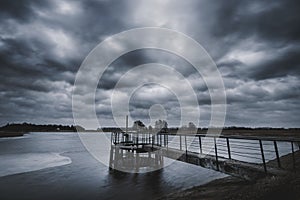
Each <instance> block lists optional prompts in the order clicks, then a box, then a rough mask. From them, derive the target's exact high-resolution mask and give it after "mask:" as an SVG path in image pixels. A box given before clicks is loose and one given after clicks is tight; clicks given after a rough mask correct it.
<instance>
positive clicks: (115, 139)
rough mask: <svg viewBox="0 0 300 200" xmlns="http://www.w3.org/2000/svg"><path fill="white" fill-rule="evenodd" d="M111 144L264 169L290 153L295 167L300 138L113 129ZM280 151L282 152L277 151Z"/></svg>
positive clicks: (278, 163)
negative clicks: (155, 148)
mask: <svg viewBox="0 0 300 200" xmlns="http://www.w3.org/2000/svg"><path fill="white" fill-rule="evenodd" d="M111 142H112V144H113V145H117V144H122V145H136V146H139V145H152V147H153V146H158V147H167V148H173V149H177V150H181V151H183V152H185V153H186V154H188V152H194V153H199V154H200V155H206V154H207V155H212V156H214V157H215V160H216V164H217V168H218V167H219V164H218V162H219V159H221V158H222V159H224V158H225V159H230V160H239V161H244V162H248V163H259V164H260V163H261V164H262V165H263V168H264V171H265V172H267V162H268V161H269V160H273V159H276V160H277V166H278V167H279V168H281V167H282V166H281V160H280V157H281V155H283V154H288V153H291V154H292V162H293V167H294V168H296V162H295V151H297V150H299V149H300V147H299V144H300V139H295V138H289V137H259V136H237V135H221V136H215V135H205V134H196V135H193V134H176V135H175V134H168V133H157V134H156V133H153V132H143V133H137V132H128V133H125V132H115V133H112V136H111ZM280 150H283V151H280Z"/></svg>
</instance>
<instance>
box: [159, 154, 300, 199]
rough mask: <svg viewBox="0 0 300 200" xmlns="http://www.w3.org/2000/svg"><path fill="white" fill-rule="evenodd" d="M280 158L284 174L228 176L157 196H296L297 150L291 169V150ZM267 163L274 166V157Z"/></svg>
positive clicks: (299, 184)
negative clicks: (245, 177)
mask: <svg viewBox="0 0 300 200" xmlns="http://www.w3.org/2000/svg"><path fill="white" fill-rule="evenodd" d="M280 159H281V163H282V168H283V169H284V170H285V172H286V173H284V175H277V176H266V177H264V178H260V179H257V180H256V181H254V182H249V181H246V180H243V179H241V178H237V177H233V176H229V177H225V178H221V179H217V180H214V181H211V182H209V183H207V184H204V185H200V186H195V187H193V188H190V189H186V190H183V191H179V192H175V193H171V194H169V195H166V196H162V197H160V198H158V199H159V200H162V199H167V200H175V199H176V200H177V199H179V200H181V199H182V200H185V199H207V200H221V199H237V200H238V199H245V200H248V199H249V200H250V199H255V200H262V199H272V200H275V199H289V200H290V199H291V200H292V199H298V198H299V196H300V151H297V152H295V161H296V168H295V169H293V165H292V154H288V155H285V156H282V157H281V158H280ZM268 165H270V166H275V165H276V160H271V161H269V162H268Z"/></svg>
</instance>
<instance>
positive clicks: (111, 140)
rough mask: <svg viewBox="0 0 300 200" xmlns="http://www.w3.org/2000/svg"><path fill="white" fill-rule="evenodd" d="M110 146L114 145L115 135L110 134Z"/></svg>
mask: <svg viewBox="0 0 300 200" xmlns="http://www.w3.org/2000/svg"><path fill="white" fill-rule="evenodd" d="M110 144H113V133H112V132H111V134H110Z"/></svg>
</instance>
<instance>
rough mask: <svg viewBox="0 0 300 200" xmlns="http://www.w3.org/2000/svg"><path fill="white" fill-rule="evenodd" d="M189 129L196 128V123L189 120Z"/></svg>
mask: <svg viewBox="0 0 300 200" xmlns="http://www.w3.org/2000/svg"><path fill="white" fill-rule="evenodd" d="M188 127H189V129H196V125H195V124H194V123H193V122H189V125H188Z"/></svg>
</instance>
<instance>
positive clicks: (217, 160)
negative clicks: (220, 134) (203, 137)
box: [214, 137, 219, 171]
mask: <svg viewBox="0 0 300 200" xmlns="http://www.w3.org/2000/svg"><path fill="white" fill-rule="evenodd" d="M214 143H215V154H216V165H217V170H218V171H219V159H218V148H217V141H216V138H215V137H214Z"/></svg>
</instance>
